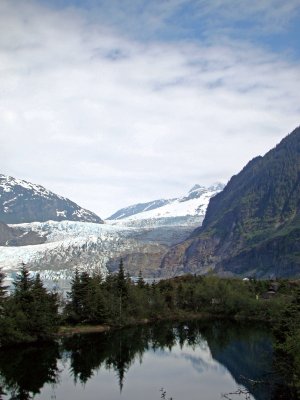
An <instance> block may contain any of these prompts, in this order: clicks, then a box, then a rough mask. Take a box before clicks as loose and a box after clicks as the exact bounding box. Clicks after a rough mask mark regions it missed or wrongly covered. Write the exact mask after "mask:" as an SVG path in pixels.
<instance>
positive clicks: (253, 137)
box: [0, 1, 300, 216]
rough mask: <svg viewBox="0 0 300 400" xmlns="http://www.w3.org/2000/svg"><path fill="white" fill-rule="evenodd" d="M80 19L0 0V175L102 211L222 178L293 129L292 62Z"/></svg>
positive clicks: (234, 46) (232, 45)
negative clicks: (141, 37) (145, 37)
mask: <svg viewBox="0 0 300 400" xmlns="http://www.w3.org/2000/svg"><path fill="white" fill-rule="evenodd" d="M164 4H165V5H166V3H164ZM88 21H90V15H89V14H88V12H87V11H86V12H83V11H82V12H79V11H76V10H75V9H70V8H69V9H64V10H60V11H57V10H55V9H52V10H50V9H49V8H46V7H42V6H41V5H37V4H36V3H34V2H28V3H27V2H26V4H25V3H24V2H18V1H4V2H2V3H1V6H0V26H1V34H0V66H1V74H0V88H1V91H0V120H1V133H0V135H1V144H2V145H1V148H0V159H1V161H2V162H1V164H2V166H1V172H2V173H7V174H11V175H15V176H17V177H20V178H25V179H27V180H31V181H33V182H36V183H41V184H43V185H44V186H46V187H48V188H49V189H52V190H53V191H56V192H57V193H60V194H62V195H65V196H67V197H70V198H71V199H72V200H74V201H76V202H78V203H79V204H80V205H82V206H85V207H87V208H90V209H91V210H93V211H95V212H98V213H99V215H100V216H108V214H109V213H112V212H113V211H115V210H116V209H117V208H119V207H123V206H125V205H129V204H131V203H132V202H139V201H147V200H150V199H154V198H159V197H173V196H176V195H179V194H181V193H182V192H183V191H184V190H187V189H189V186H191V185H193V184H194V183H197V182H199V183H204V184H206V183H207V184H209V183H211V182H212V181H216V180H225V181H226V180H227V179H229V178H230V176H231V175H232V174H234V173H236V172H238V170H239V169H240V168H242V167H243V165H244V164H245V163H246V162H247V161H248V160H249V159H250V158H252V157H254V156H256V155H258V154H262V153H264V152H266V151H267V150H268V149H269V148H271V147H273V146H274V145H275V144H276V143H277V142H278V141H279V140H280V139H281V138H282V137H283V136H284V135H285V134H287V133H289V132H290V131H291V130H292V129H293V128H295V127H296V126H297V125H298V124H299V110H300V107H299V104H300V101H299V100H300V94H299V93H300V91H299V86H298V82H299V81H300V72H299V65H298V64H296V63H291V62H288V61H284V60H282V59H280V57H279V56H275V55H272V54H268V53H266V52H263V51H262V50H261V49H259V48H255V47H253V46H251V45H249V44H246V43H241V42H233V41H229V40H223V41H218V42H213V43H211V44H210V45H207V44H201V43H189V42H183V41H179V42H169V43H167V42H165V43H163V42H159V41H151V42H146V43H145V42H144V43H142V42H138V41H135V40H133V39H130V38H128V37H126V36H125V35H121V34H120V32H115V31H114V30H113V29H112V28H111V26H110V27H105V26H104V25H103V24H95V23H93V24H92V23H90V22H89V23H88Z"/></svg>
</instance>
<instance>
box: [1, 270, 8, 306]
mask: <svg viewBox="0 0 300 400" xmlns="http://www.w3.org/2000/svg"><path fill="white" fill-rule="evenodd" d="M4 278H5V274H4V272H2V270H1V268H0V307H1V302H2V301H3V300H4V298H5V297H6V293H7V289H8V286H4Z"/></svg>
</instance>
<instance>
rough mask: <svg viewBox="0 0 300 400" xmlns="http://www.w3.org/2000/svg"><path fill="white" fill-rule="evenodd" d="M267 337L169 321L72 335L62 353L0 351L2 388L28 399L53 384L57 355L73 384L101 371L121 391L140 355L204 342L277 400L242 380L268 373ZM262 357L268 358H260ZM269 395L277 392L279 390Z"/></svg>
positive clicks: (247, 329) (236, 328) (231, 327)
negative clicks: (112, 376)
mask: <svg viewBox="0 0 300 400" xmlns="http://www.w3.org/2000/svg"><path fill="white" fill-rule="evenodd" d="M267 338H268V332H267V331H266V330H264V329H259V328H257V326H254V325H253V324H252V325H247V324H245V323H244V322H243V324H239V323H232V322H226V321H221V322H218V321H214V322H213V321H189V322H187V323H185V322H181V323H171V322H170V323H160V324H155V325H144V326H138V327H133V328H130V329H120V330H117V331H114V332H111V333H110V332H105V333H102V334H85V335H75V336H73V337H67V338H64V339H63V340H62V341H61V344H60V354H59V352H58V348H57V346H56V345H51V346H50V345H49V346H47V347H45V348H43V349H41V348H39V349H32V348H28V349H27V350H22V351H16V350H15V349H14V350H12V349H11V350H5V351H4V350H3V351H2V352H0V379H1V377H2V380H0V388H1V386H2V390H3V391H5V392H6V391H9V393H10V394H11V400H13V399H19V400H21V399H24V400H25V399H30V398H31V397H32V396H33V395H34V394H36V393H38V392H39V390H40V389H41V387H42V386H43V385H44V383H51V382H56V380H57V374H58V371H57V367H56V359H57V358H58V357H59V356H60V357H61V358H62V359H66V358H69V359H70V370H71V373H72V375H73V376H74V380H75V382H77V381H79V382H81V383H83V384H85V383H87V382H88V380H89V379H90V378H91V377H92V376H93V374H94V373H95V372H96V371H97V370H99V369H100V368H103V369H110V370H113V371H115V372H116V375H117V377H118V383H119V386H120V390H122V387H123V383H124V379H125V375H126V372H127V371H128V370H129V368H130V367H131V365H132V364H133V363H134V362H135V361H136V360H140V362H142V358H143V354H144V352H146V351H148V350H153V351H156V350H165V349H166V348H168V349H170V350H171V349H172V348H173V346H174V345H176V344H179V345H180V346H181V347H183V346H189V347H192V348H198V346H203V341H205V343H206V342H207V343H208V345H209V347H210V350H211V353H212V356H213V358H214V359H216V360H217V361H218V362H220V363H221V364H223V365H225V367H226V368H227V369H228V370H229V371H230V372H231V374H232V375H233V377H234V378H235V380H236V382H237V383H239V384H243V385H244V386H245V387H246V388H247V389H248V390H250V391H251V392H252V393H254V394H255V397H256V398H257V399H264V400H267V399H275V398H276V397H274V395H271V394H270V391H271V390H270V388H269V387H268V388H262V387H257V388H255V389H253V388H252V387H250V386H249V384H248V385H247V381H245V380H244V381H243V380H242V379H241V375H244V376H245V377H246V378H250V379H253V380H263V379H265V375H264V374H265V372H266V371H268V372H271V367H272V348H271V342H270V340H269V339H267ZM263 353H265V355H266V357H265V358H263V359H261V356H262V354H263ZM259 360H260V361H259ZM192 361H193V364H195V368H196V367H197V366H198V367H199V363H200V362H201V360H198V359H197V357H196V356H195V359H193V360H192ZM258 361H259V362H260V364H259V363H258ZM201 365H202V364H201ZM196 369H197V368H196ZM198 370H199V369H198ZM272 390H273V393H275V391H276V390H279V389H278V386H276V388H274V389H272ZM277 393H278V392H277ZM272 396H273V397H272ZM278 398H281V397H278ZM0 399H1V391H0Z"/></svg>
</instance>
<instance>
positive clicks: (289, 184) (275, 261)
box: [164, 127, 300, 278]
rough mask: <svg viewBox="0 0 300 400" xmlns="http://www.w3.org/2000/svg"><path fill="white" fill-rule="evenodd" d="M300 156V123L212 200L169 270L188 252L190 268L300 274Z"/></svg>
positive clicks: (186, 267)
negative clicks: (200, 224)
mask: <svg viewBox="0 0 300 400" xmlns="http://www.w3.org/2000/svg"><path fill="white" fill-rule="evenodd" d="M299 155H300V127H298V128H297V129H295V130H294V132H292V133H291V134H290V135H288V136H287V137H286V138H284V139H283V140H282V141H281V143H279V144H278V145H277V146H276V147H275V148H274V149H272V150H271V151H269V152H268V153H267V154H266V155H265V156H264V157H257V158H255V159H253V160H251V161H250V162H249V163H248V164H247V165H246V166H245V167H244V168H243V170H242V171H241V172H240V173H238V174H237V175H234V176H233V177H232V178H231V179H230V181H229V182H228V184H227V185H226V187H225V188H224V190H223V191H222V192H220V193H218V194H217V195H216V196H214V197H213V198H212V199H211V200H210V202H209V205H208V208H207V211H206V216H205V219H204V221H203V224H202V226H201V227H200V228H198V229H197V230H196V231H195V232H194V233H193V235H192V237H191V238H190V239H189V240H188V241H186V243H185V245H184V244H182V243H180V244H179V245H177V247H176V250H177V251H175V250H174V249H172V250H171V251H170V257H171V258H168V257H167V258H166V261H165V263H164V268H172V266H173V265H176V263H177V262H178V259H177V257H178V254H179V255H180V256H182V253H183V254H184V256H182V260H183V263H184V270H185V271H197V272H199V271H201V270H203V267H206V266H208V267H211V266H213V267H214V268H216V270H222V271H230V272H233V273H235V274H237V275H244V276H245V275H249V276H250V275H251V276H256V277H260V278H261V277H264V278H268V277H270V276H276V277H292V276H299V275H300V269H299V265H300V264H299V263H300V258H299V252H300V203H299V198H300V184H299V183H300V181H299V174H300V156H299ZM172 254H175V256H174V257H172Z"/></svg>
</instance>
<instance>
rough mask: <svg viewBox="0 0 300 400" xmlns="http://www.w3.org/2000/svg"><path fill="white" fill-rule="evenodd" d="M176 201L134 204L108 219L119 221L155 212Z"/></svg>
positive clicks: (161, 200)
mask: <svg viewBox="0 0 300 400" xmlns="http://www.w3.org/2000/svg"><path fill="white" fill-rule="evenodd" d="M173 200H174V199H169V200H165V199H160V200H154V201H149V202H148V203H139V204H134V205H132V206H129V207H125V208H121V210H118V211H117V212H115V213H114V214H113V215H111V216H110V217H108V218H107V219H108V220H118V219H123V218H127V217H131V216H132V215H135V214H138V213H141V212H143V211H149V210H154V209H156V208H158V207H162V206H164V205H165V204H169V203H170V202H172V201H173Z"/></svg>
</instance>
